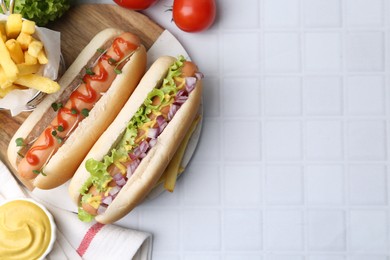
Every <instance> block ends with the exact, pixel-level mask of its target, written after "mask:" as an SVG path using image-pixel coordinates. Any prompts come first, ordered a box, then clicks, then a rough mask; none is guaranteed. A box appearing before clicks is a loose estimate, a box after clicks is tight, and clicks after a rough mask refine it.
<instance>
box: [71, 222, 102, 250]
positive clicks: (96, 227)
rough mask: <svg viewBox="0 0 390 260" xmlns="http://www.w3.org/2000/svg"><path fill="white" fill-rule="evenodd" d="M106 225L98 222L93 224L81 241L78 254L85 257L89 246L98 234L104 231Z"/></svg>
mask: <svg viewBox="0 0 390 260" xmlns="http://www.w3.org/2000/svg"><path fill="white" fill-rule="evenodd" d="M103 226H104V224H101V223H98V222H96V223H95V224H93V225H92V226H91V227H90V228H89V229H88V231H87V233H86V234H85V236H84V238H83V240H81V243H80V245H79V248H77V253H78V254H79V255H80V256H83V255H84V254H85V252H87V250H88V247H89V245H90V244H91V242H92V240H93V238H94V237H95V236H96V234H97V233H98V232H99V231H100V230H101V229H102V227H103Z"/></svg>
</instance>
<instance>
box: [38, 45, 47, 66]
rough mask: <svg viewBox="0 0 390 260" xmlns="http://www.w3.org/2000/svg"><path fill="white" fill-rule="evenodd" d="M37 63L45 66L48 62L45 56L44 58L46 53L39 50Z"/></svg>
mask: <svg viewBox="0 0 390 260" xmlns="http://www.w3.org/2000/svg"><path fill="white" fill-rule="evenodd" d="M37 59H38V62H39V64H42V65H43V64H47V63H48V62H49V60H48V58H47V56H46V53H45V50H43V49H42V50H41V51H40V52H39V53H38V57H37Z"/></svg>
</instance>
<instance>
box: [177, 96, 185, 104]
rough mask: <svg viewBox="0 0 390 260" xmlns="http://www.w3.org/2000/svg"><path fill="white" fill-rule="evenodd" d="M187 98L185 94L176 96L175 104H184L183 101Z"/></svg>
mask: <svg viewBox="0 0 390 260" xmlns="http://www.w3.org/2000/svg"><path fill="white" fill-rule="evenodd" d="M187 99H188V97H187V96H176V98H175V104H176V105H182V104H184V102H186V100H187Z"/></svg>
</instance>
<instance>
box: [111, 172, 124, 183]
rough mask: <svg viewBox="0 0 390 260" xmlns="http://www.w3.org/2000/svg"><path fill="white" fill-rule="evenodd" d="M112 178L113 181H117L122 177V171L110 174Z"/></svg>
mask: <svg viewBox="0 0 390 260" xmlns="http://www.w3.org/2000/svg"><path fill="white" fill-rule="evenodd" d="M112 178H113V179H114V180H115V181H119V180H120V179H123V175H122V173H120V172H118V173H117V174H115V175H114V176H112Z"/></svg>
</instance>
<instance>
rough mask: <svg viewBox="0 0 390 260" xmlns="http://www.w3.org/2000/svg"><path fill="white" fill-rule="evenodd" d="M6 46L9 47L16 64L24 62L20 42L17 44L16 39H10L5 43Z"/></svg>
mask: <svg viewBox="0 0 390 260" xmlns="http://www.w3.org/2000/svg"><path fill="white" fill-rule="evenodd" d="M5 46H7V49H8V51H9V54H10V56H11V59H12V60H13V61H14V62H15V63H16V64H20V63H23V62H24V54H23V51H22V47H21V46H20V43H19V42H17V41H16V40H15V39H9V40H8V41H6V42H5Z"/></svg>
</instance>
